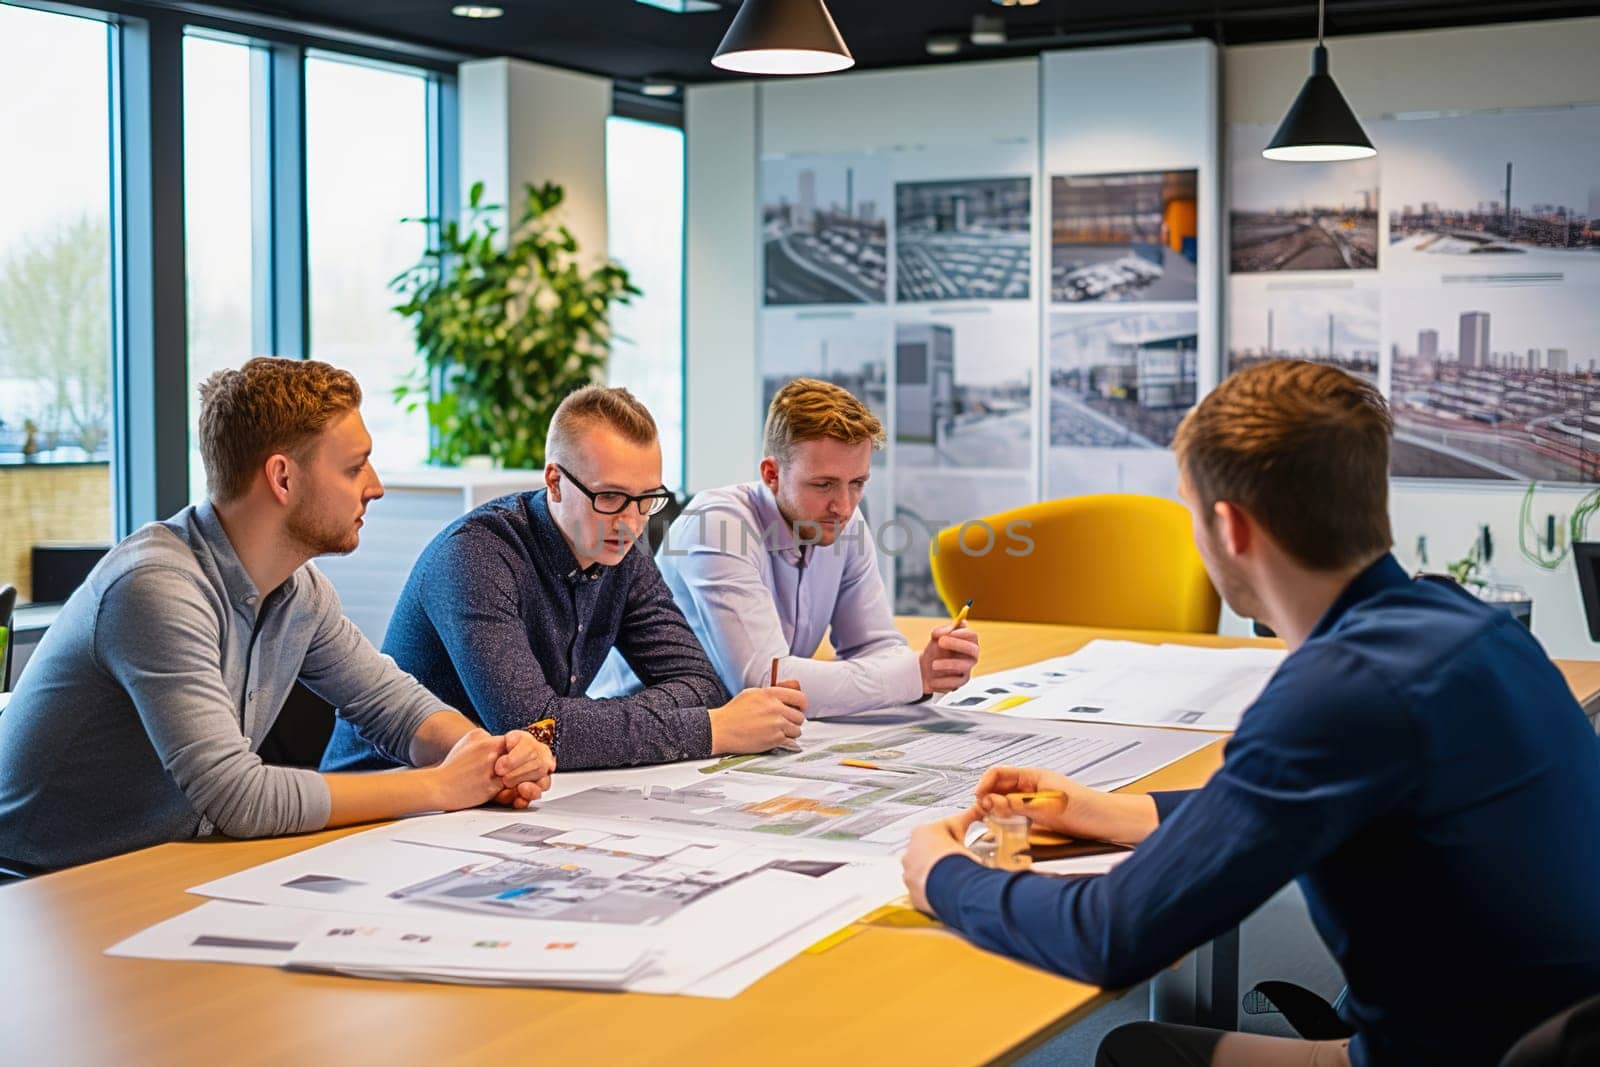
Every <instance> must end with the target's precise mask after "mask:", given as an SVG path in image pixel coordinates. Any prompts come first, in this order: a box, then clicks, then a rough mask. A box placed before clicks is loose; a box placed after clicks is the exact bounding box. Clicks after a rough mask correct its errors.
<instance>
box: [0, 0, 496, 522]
mask: <svg viewBox="0 0 1600 1067" xmlns="http://www.w3.org/2000/svg"><path fill="white" fill-rule="evenodd" d="M11 2H13V3H15V6H18V7H25V8H30V9H34V10H38V11H43V12H50V13H54V14H61V15H71V16H76V17H81V18H89V19H94V20H96V21H100V22H104V23H106V24H107V26H108V30H109V32H108V39H109V44H108V56H107V63H108V67H109V75H110V78H109V82H110V95H109V98H108V100H107V103H106V106H107V109H108V113H109V118H110V129H111V145H110V149H111V151H110V155H111V173H110V174H109V175H108V179H109V181H110V187H111V196H110V215H111V288H112V292H111V318H112V322H111V329H112V335H113V336H112V369H111V382H112V411H113V412H114V415H113V422H114V425H113V426H112V427H111V435H112V459H111V471H112V482H113V494H114V502H113V508H112V514H113V517H114V523H115V531H114V532H115V536H116V537H117V538H118V539H121V538H123V537H126V536H127V535H128V534H129V533H131V532H133V531H134V530H136V529H137V528H139V527H140V526H142V525H144V524H145V523H147V522H153V521H156V520H159V519H164V518H166V517H168V516H170V515H172V514H174V513H176V512H178V511H180V510H181V509H182V508H184V507H185V506H186V505H187V504H188V502H189V500H190V499H191V498H190V491H189V459H188V448H189V445H188V388H189V386H188V371H189V337H188V294H187V286H188V279H187V272H186V262H185V260H186V237H185V219H186V216H185V198H184V137H183V93H184V84H183V78H184V69H183V39H184V37H185V35H186V34H189V33H195V34H199V35H202V36H208V37H215V38H221V39H226V40H229V41H231V42H233V43H239V44H248V45H250V46H252V78H253V79H255V81H256V85H257V86H258V87H259V88H260V90H261V91H260V92H252V109H251V110H252V114H251V131H252V137H254V138H256V139H257V140H256V143H257V145H258V147H259V148H261V149H262V151H259V152H257V153H253V154H254V155H255V157H256V158H257V159H258V160H261V161H263V162H262V163H261V164H260V165H259V166H258V168H257V171H256V173H254V174H253V175H252V187H253V188H252V196H253V199H254V208H253V211H252V215H253V219H252V229H253V232H254V233H255V235H256V240H254V241H253V242H252V245H253V254H254V255H255V257H256V260H255V266H256V270H255V271H254V272H253V273H254V278H253V282H252V290H253V292H252V294H251V300H252V307H253V312H254V313H253V314H252V316H251V317H252V338H253V342H254V344H255V346H256V350H257V353H267V352H270V353H273V354H276V355H283V356H290V357H293V358H299V359H304V358H307V356H308V355H309V354H310V328H311V326H310V316H309V298H308V289H307V286H308V276H309V268H308V256H309V245H308V240H307V238H308V232H307V230H308V226H307V215H306V167H305V162H306V160H305V144H306V132H305V131H306V128H305V120H306V112H305V59H306V56H307V54H308V53H313V52H315V53H321V54H324V55H326V56H329V57H331V58H338V59H352V60H356V61H358V62H368V63H374V64H380V65H389V66H397V67H404V68H405V69H407V70H408V71H412V72H417V73H420V74H421V75H422V76H423V77H424V78H425V79H426V82H427V86H428V89H427V100H428V108H427V116H426V121H427V130H428V149H427V156H428V158H427V160H426V167H427V174H428V213H429V214H430V215H431V216H433V217H435V218H439V219H445V220H449V219H454V218H456V217H457V216H458V213H459V204H458V196H459V188H458V186H459V174H458V170H457V167H458V163H457V155H458V152H457V149H458V146H459V143H460V132H459V116H458V114H457V107H456V99H457V97H456V92H457V89H456V67H457V66H458V65H459V64H460V63H461V62H463V61H465V60H466V59H469V58H471V57H469V56H467V55H465V54H462V53H457V52H452V51H447V50H444V49H439V48H433V47H429V46H424V45H416V44H408V43H404V42H397V41H390V40H386V39H383V38H381V37H378V36H375V35H371V34H365V33H359V32H354V31H346V30H339V29H335V28H331V27H321V26H318V27H313V26H310V25H308V24H306V23H302V22H298V21H296V20H292V19H285V18H278V17H274V16H268V15H261V16H255V15H245V14H244V13H240V15H239V16H238V17H233V16H227V17H224V16H221V15H218V14H215V13H212V12H201V11H196V10H193V9H191V8H189V7H188V5H184V6H182V7H179V6H177V5H173V6H170V7H169V6H165V5H157V4H151V3H123V2H110V0H106V2H101V0H81V2H78V3H71V4H67V3H55V2H48V0H11ZM258 97H259V98H260V99H259V103H258V102H257V98H258ZM430 236H433V235H430Z"/></svg>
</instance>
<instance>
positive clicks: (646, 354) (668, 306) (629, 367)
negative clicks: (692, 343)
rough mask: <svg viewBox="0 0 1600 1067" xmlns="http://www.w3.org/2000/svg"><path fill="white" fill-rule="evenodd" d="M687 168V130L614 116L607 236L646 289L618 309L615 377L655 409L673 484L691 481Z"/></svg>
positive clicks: (609, 130)
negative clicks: (687, 461) (686, 430)
mask: <svg viewBox="0 0 1600 1067" xmlns="http://www.w3.org/2000/svg"><path fill="white" fill-rule="evenodd" d="M683 175H684V161H683V131H682V130H679V129H675V128H673V127H671V126H662V125H658V124H656V123H653V122H639V121H637V120H635V119H628V118H621V117H612V118H611V119H609V120H607V122H606V230H607V244H608V246H609V251H610V254H611V258H612V259H615V260H617V261H618V262H620V263H621V264H622V265H623V266H624V267H626V268H627V269H628V273H629V275H630V276H631V277H632V278H633V283H634V285H636V286H638V287H639V288H640V289H641V290H643V292H644V295H643V296H640V297H635V298H634V301H633V303H632V304H630V305H628V306H626V307H619V308H617V309H616V311H615V312H614V313H613V315H612V320H611V325H612V331H613V333H614V335H615V337H614V340H613V342H612V346H611V363H610V367H609V369H608V372H607V380H608V381H609V382H610V384H612V385H622V386H626V387H627V388H628V389H630V390H632V392H633V393H634V395H636V396H637V397H639V399H640V400H643V401H644V402H645V404H646V405H647V406H648V407H649V408H650V412H651V414H653V415H654V416H655V419H656V426H657V427H658V428H659V430H660V433H661V456H662V465H663V466H664V467H665V477H666V483H667V485H668V487H669V488H672V489H681V488H682V487H683V192H684V190H683Z"/></svg>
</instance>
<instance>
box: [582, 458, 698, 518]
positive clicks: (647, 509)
mask: <svg viewBox="0 0 1600 1067" xmlns="http://www.w3.org/2000/svg"><path fill="white" fill-rule="evenodd" d="M556 470H558V471H560V472H561V473H562V475H563V476H564V477H565V478H566V479H567V481H569V482H571V483H572V484H573V485H575V486H577V487H578V491H579V492H580V493H582V494H583V495H584V496H586V497H588V498H589V506H590V507H592V508H594V509H595V511H597V512H599V513H600V514H602V515H616V514H618V513H620V512H622V511H624V510H626V508H627V507H628V505H629V504H638V505H639V514H641V515H654V514H655V513H656V512H658V511H660V510H661V509H662V508H664V507H666V506H667V502H668V501H669V500H671V499H672V491H671V490H670V489H652V490H651V491H650V492H648V493H640V494H639V495H638V496H633V495H631V494H629V493H616V492H611V491H609V490H607V491H606V492H603V493H597V492H595V491H594V490H593V489H590V488H589V487H588V486H587V485H584V484H583V483H582V482H580V481H578V479H576V478H574V477H573V476H572V472H571V471H569V470H567V468H565V467H563V466H562V465H561V464H559V463H557V464H556Z"/></svg>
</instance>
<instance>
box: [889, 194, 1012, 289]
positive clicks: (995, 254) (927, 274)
mask: <svg viewBox="0 0 1600 1067" xmlns="http://www.w3.org/2000/svg"><path fill="white" fill-rule="evenodd" d="M1031 186H1032V181H1031V180H1030V179H1029V178H1028V177H1018V178H972V179H965V180H955V181H921V182H900V183H898V184H897V185H896V186H895V192H894V202H895V296H896V299H898V300H900V301H902V302H926V301H943V300H1026V299H1028V293H1029V278H1030V276H1031V274H1032V270H1033V208H1032V202H1031V200H1032V190H1031Z"/></svg>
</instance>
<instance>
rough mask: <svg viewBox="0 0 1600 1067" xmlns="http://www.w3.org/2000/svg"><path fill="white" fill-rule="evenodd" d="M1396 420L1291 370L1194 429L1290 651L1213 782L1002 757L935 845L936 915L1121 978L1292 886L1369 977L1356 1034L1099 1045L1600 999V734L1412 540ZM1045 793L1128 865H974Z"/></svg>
mask: <svg viewBox="0 0 1600 1067" xmlns="http://www.w3.org/2000/svg"><path fill="white" fill-rule="evenodd" d="M1390 433H1391V423H1390V417H1389V413H1388V410H1387V408H1386V406H1385V404H1384V402H1383V400H1382V398H1381V396H1380V395H1379V394H1378V392H1377V390H1376V389H1375V388H1373V387H1372V386H1370V385H1368V384H1366V383H1363V382H1361V381H1358V380H1357V379H1355V378H1353V377H1350V376H1349V375H1346V374H1344V373H1343V372H1341V371H1338V370H1336V369H1333V368H1331V367H1327V366H1322V365H1318V364H1311V363H1303V362H1289V361H1281V362H1274V363H1268V364H1263V365H1260V366H1257V367H1254V368H1251V369H1249V370H1246V371H1242V372H1240V373H1238V374H1235V375H1234V376H1233V377H1231V378H1229V379H1228V380H1226V381H1224V382H1223V383H1222V384H1221V385H1220V386H1218V388H1217V389H1216V390H1215V391H1213V392H1212V393H1211V394H1210V395H1209V396H1207V397H1206V399H1205V400H1204V401H1202V402H1201V404H1200V405H1199V406H1198V407H1197V408H1196V409H1195V411H1194V412H1192V413H1191V414H1190V415H1189V417H1188V418H1187V419H1186V420H1185V421H1184V424H1183V426H1182V427H1181V428H1180V430H1179V432H1178V437H1177V440H1176V441H1175V443H1174V448H1175V451H1176V453H1177V457H1178V463H1179V469H1180V475H1181V491H1182V494H1183V497H1184V500H1185V502H1186V503H1187V504H1188V505H1189V508H1190V510H1191V512H1192V513H1193V515H1194V536H1195V541H1196V543H1197V544H1198V545H1199V548H1200V553H1201V555H1202V556H1203V557H1204V559H1205V562H1206V568H1207V570H1208V571H1209V572H1210V574H1211V576H1212V579H1213V580H1214V581H1215V582H1216V584H1217V586H1218V587H1219V589H1220V591H1221V592H1222V594H1223V596H1224V597H1225V598H1226V599H1227V600H1228V603H1229V604H1230V605H1231V606H1233V608H1234V609H1235V610H1237V611H1238V612H1239V613H1240V614H1241V615H1244V616H1246V617H1251V618H1256V619H1260V620H1262V621H1264V622H1265V623H1267V624H1268V625H1270V626H1271V627H1272V628H1273V629H1274V630H1275V631H1276V632H1277V633H1278V634H1279V635H1280V636H1281V637H1282V638H1283V639H1284V641H1285V643H1286V644H1287V645H1288V646H1289V649H1290V654H1289V656H1288V658H1287V659H1286V660H1285V661H1284V663H1283V665H1282V667H1281V668H1280V669H1279V670H1278V672H1277V674H1276V675H1274V676H1273V678H1272V680H1271V682H1270V683H1269V684H1268V685H1267V687H1266V689H1265V691H1264V692H1263V693H1262V694H1261V697H1260V698H1259V699H1258V700H1257V701H1256V703H1255V704H1254V705H1253V706H1252V707H1251V708H1250V709H1249V710H1248V711H1246V713H1245V715H1244V718H1243V720H1242V721H1241V723H1240V726H1239V730H1238V732H1237V733H1236V734H1235V735H1234V736H1233V738H1232V739H1231V740H1230V741H1229V742H1228V745H1227V747H1226V750H1225V753H1224V757H1223V764H1222V767H1221V769H1219V770H1218V771H1217V773H1216V774H1215V775H1214V776H1213V777H1212V779H1211V781H1210V782H1209V783H1208V784H1207V785H1206V786H1205V787H1204V788H1203V789H1199V790H1193V791H1189V792H1185V793H1167V794H1156V795H1154V796H1150V797H1145V796H1134V795H1123V794H1107V793H1100V792H1097V791H1095V790H1091V789H1087V788H1084V787H1082V786H1079V785H1077V784H1075V783H1072V782H1069V781H1067V780H1066V779H1064V778H1062V777H1061V776H1059V775H1055V774H1052V773H1050V772H1049V771H1044V770H1033V769H1019V768H995V769H993V770H991V771H990V772H989V773H988V774H987V775H986V776H985V777H984V779H983V780H982V782H981V783H980V785H979V787H978V803H977V806H976V807H975V808H974V810H973V811H971V812H969V813H967V814H966V815H965V816H962V817H958V818H954V819H948V820H944V821H943V822H940V823H935V824H932V825H930V826H927V827H923V828H921V829H920V830H918V831H916V833H915V835H914V836H913V839H912V841H911V844H910V846H909V849H908V851H907V853H906V856H905V860H904V869H905V876H906V884H907V886H908V888H909V889H910V891H911V895H912V899H913V900H914V901H915V902H916V904H917V905H918V906H919V907H921V908H923V909H924V910H926V911H930V912H932V913H933V914H935V915H937V916H938V917H939V918H940V919H942V920H943V921H944V922H945V923H946V924H948V925H950V926H952V927H954V928H956V929H958V930H960V931H961V932H963V933H964V934H966V935H967V936H968V937H969V938H971V939H972V940H973V941H975V942H976V943H978V944H980V945H983V946H984V947H987V948H991V949H994V950H996V951H999V952H1004V953H1006V954H1008V955H1012V956H1016V957H1018V958H1020V959H1024V960H1027V961H1029V962H1031V963H1034V964H1036V965H1038V966H1041V967H1045V968H1048V969H1050V970H1053V971H1057V972H1059V973H1062V974H1065V975H1068V976H1070V977H1073V978H1076V979H1079V980H1082V981H1086V982H1092V983H1094V984H1096V985H1102V986H1109V987H1122V986H1128V985H1131V984H1133V983H1135V982H1138V981H1140V980H1142V979H1144V978H1147V977H1149V976H1150V975H1152V974H1154V973H1155V972H1156V971H1158V970H1159V969H1161V968H1162V967H1165V966H1166V965H1168V964H1170V963H1172V962H1173V961H1174V960H1176V959H1178V958H1180V957H1181V956H1182V955H1183V954H1185V953H1186V952H1188V951H1190V950H1191V949H1194V948H1195V947H1197V946H1199V945H1200V944H1202V943H1204V942H1205V941H1207V940H1209V939H1210V938H1212V937H1215V936H1216V935H1218V934H1220V933H1222V932H1224V931H1226V930H1227V929H1229V928H1230V927H1232V926H1234V925H1235V924H1237V923H1238V922H1239V921H1240V920H1242V919H1243V918H1244V917H1245V916H1247V915H1248V914H1250V913H1251V912H1252V911H1254V910H1255V909H1256V908H1257V907H1258V906H1260V905H1261V904H1262V903H1263V902H1264V901H1266V900H1267V898H1268V897H1269V896H1271V895H1272V894H1273V893H1274V892H1276V891H1277V890H1278V889H1279V888H1280V887H1281V886H1283V885H1284V884H1285V883H1287V882H1288V881H1289V880H1291V879H1296V880H1298V881H1299V883H1300V886H1301V888H1302V889H1303V890H1304V892H1305V896H1306V900H1307V902H1308V904H1309V906H1310V910H1311V917H1312V920H1313V921H1314V923H1315V924H1316V927H1317V930H1318V932H1319V933H1320V934H1321V936H1322V938H1323V940H1324V941H1325V942H1326V943H1327V945H1328V947H1329V949H1330V950H1331V951H1332V953H1333V955H1334V956H1335V957H1336V958H1337V960H1338V961H1339V964H1340V966H1341V967H1342V968H1343V971H1344V974H1345V978H1346V980H1347V982H1348V985H1349V994H1348V996H1347V998H1346V999H1345V1001H1344V1003H1343V1006H1342V1008H1341V1009H1340V1014H1341V1016H1342V1017H1343V1018H1344V1020H1345V1021H1346V1022H1347V1023H1348V1024H1349V1025H1350V1026H1351V1027H1352V1028H1353V1030H1354V1034H1355V1036H1354V1037H1353V1038H1352V1039H1350V1041H1349V1042H1348V1045H1347V1044H1346V1043H1345V1042H1342V1041H1341V1042H1326V1041H1325V1042H1312V1041H1298V1040H1291V1039H1285V1038H1276V1037H1267V1036H1264V1035H1255V1034H1249V1035H1247V1034H1233V1033H1226V1034H1225V1033H1223V1032H1220V1031H1213V1030H1203V1029H1200V1028H1193V1027H1179V1026H1172V1025H1167V1024H1158V1023H1138V1024H1133V1025H1132V1026H1129V1027H1123V1028H1121V1029H1119V1030H1116V1031H1113V1032H1112V1033H1111V1034H1110V1035H1108V1037H1107V1038H1106V1040H1105V1042H1104V1043H1103V1044H1102V1045H1101V1048H1100V1053H1099V1063H1101V1064H1102V1065H1118V1067H1120V1065H1127V1064H1138V1065H1139V1067H1161V1065H1163V1064H1182V1065H1207V1064H1215V1065H1224V1064H1230V1065H1242V1064H1246V1063H1248V1064H1252V1065H1256V1064H1259V1065H1279V1064H1282V1065H1288V1064H1295V1065H1309V1064H1316V1065H1319V1067H1326V1065H1328V1064H1335V1065H1339V1064H1345V1063H1353V1064H1357V1065H1363V1064H1371V1065H1380V1064H1429V1063H1449V1064H1476V1063H1483V1064H1493V1063H1495V1062H1496V1061H1497V1060H1498V1059H1499V1057H1500V1056H1501V1055H1502V1054H1503V1053H1504V1052H1505V1050H1506V1049H1507V1048H1508V1047H1509V1046H1510V1045H1511V1044H1512V1043H1513V1042H1514V1041H1515V1040H1516V1039H1517V1037H1518V1036H1519V1035H1520V1034H1522V1033H1523V1032H1525V1031H1527V1030H1529V1029H1531V1028H1532V1027H1534V1026H1535V1025H1536V1024H1538V1023H1539V1022H1540V1021H1542V1020H1543V1019H1545V1018H1546V1017H1548V1016H1551V1015H1553V1014H1555V1013H1556V1012H1558V1011H1560V1010H1562V1009H1563V1008H1566V1007H1568V1006H1570V1005H1571V1004H1573V1003H1575V1002H1577V1001H1579V1000H1581V999H1583V998H1584V997H1585V996H1588V995H1591V994H1594V993H1596V992H1600V741H1597V738H1596V736H1595V734H1594V732H1593V730H1592V728H1591V727H1590V725H1589V723H1588V722H1587V720H1586V719H1585V718H1584V715H1583V712H1582V710H1581V709H1580V708H1579V707H1578V705H1577V703H1576V701H1575V700H1574V699H1573V697H1572V694H1571V691H1570V690H1569V689H1568V687H1567V685H1566V684H1565V682H1564V681H1563V679H1562V676H1561V674H1560V672H1558V671H1557V670H1556V668H1555V666H1554V665H1553V664H1551V662H1550V660H1549V658H1548V657H1547V656H1546V655H1545V654H1544V651H1543V649H1541V648H1540V646H1539V644H1538V642H1537V641H1535V640H1534V638H1533V637H1532V635H1531V634H1530V633H1529V632H1528V631H1527V630H1526V629H1525V628H1523V627H1522V626H1520V625H1519V624H1517V623H1516V622H1515V621H1513V619H1512V618H1511V616H1510V615H1508V614H1506V613H1504V612H1503V611H1500V610H1499V609H1497V608H1494V607H1492V606H1488V605H1485V604H1483V603H1481V602H1479V601H1478V600H1476V599H1475V598H1474V597H1472V596H1470V595H1469V594H1467V593H1466V592H1464V591H1462V590H1461V589H1459V588H1457V587H1455V586H1453V585H1452V584H1450V583H1448V582H1445V581H1441V580H1437V579H1411V578H1409V577H1407V575H1406V574H1405V572H1404V571H1403V570H1402V569H1401V567H1400V565H1399V564H1398V563H1396V562H1395V560H1394V558H1393V557H1392V556H1391V555H1390V554H1389V551H1388V549H1389V545H1390V543H1391V540H1392V538H1391V535H1390V530H1389V519H1388V502H1387V495H1388V451H1389V449H1388V445H1389V437H1390ZM1038 789H1060V790H1062V791H1063V793H1064V794H1065V800H1064V801H1063V802H1056V803H1054V804H1052V805H1051V809H1052V810H1051V811H1049V812H1047V813H1044V814H1042V815H1041V814H1039V813H1038V809H1039V808H1040V807H1041V804H1039V803H1038V802H1034V803H1030V804H1029V805H1028V810H1029V814H1031V815H1034V817H1035V820H1036V821H1037V822H1039V823H1041V824H1043V825H1044V826H1046V827H1048V828H1050V829H1055V830H1059V831H1062V832H1065V833H1068V834H1071V835H1074V836H1079V837H1093V838H1099V839H1105V840H1111V841H1118V842H1123V843H1127V844H1135V845H1137V846H1138V847H1137V848H1136V849H1135V851H1134V853H1133V855H1132V856H1131V857H1129V858H1128V859H1127V860H1126V861H1125V862H1124V863H1123V864H1121V865H1120V866H1119V867H1117V868H1115V869H1114V870H1113V871H1112V872H1111V873H1110V874H1107V875H1103V876H1100V877H1092V878H1073V879H1057V878H1050V877H1047V876H1044V875H1039V874H1026V873H1023V874H1014V873H1008V872H1004V871H998V870H991V869H988V868H985V867H982V866H979V865H978V863H977V862H976V861H975V860H974V859H973V858H972V856H971V854H970V853H968V852H967V851H966V850H965V849H964V848H963V847H962V838H963V836H964V832H965V830H966V829H967V827H968V826H969V825H970V824H971V822H972V821H973V820H974V818H976V817H977V816H978V814H979V812H980V811H988V810H1010V809H1011V808H1012V806H1013V804H1014V803H1015V802H1012V801H1008V800H1007V799H1006V794H1008V793H1013V792H1022V791H1033V790H1038Z"/></svg>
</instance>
